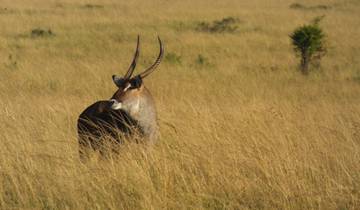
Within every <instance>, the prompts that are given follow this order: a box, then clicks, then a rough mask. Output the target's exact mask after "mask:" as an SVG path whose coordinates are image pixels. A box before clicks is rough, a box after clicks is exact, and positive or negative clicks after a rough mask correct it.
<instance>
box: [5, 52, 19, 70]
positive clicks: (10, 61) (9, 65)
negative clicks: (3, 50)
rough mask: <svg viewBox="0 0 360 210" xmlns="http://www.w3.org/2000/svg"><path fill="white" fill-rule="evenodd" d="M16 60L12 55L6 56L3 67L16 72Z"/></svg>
mask: <svg viewBox="0 0 360 210" xmlns="http://www.w3.org/2000/svg"><path fill="white" fill-rule="evenodd" d="M17 64H18V63H17V59H16V57H15V56H13V55H12V54H10V55H9V56H8V62H6V63H5V67H6V68H8V69H10V70H16V69H17V68H18V65H17Z"/></svg>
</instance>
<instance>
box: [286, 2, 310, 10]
mask: <svg viewBox="0 0 360 210" xmlns="http://www.w3.org/2000/svg"><path fill="white" fill-rule="evenodd" d="M290 8H291V9H306V7H305V6H304V5H302V4H299V3H293V4H291V5H290Z"/></svg>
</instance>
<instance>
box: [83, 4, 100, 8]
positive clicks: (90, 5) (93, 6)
mask: <svg viewBox="0 0 360 210" xmlns="http://www.w3.org/2000/svg"><path fill="white" fill-rule="evenodd" d="M83 8H85V9H102V8H104V6H103V5H100V4H85V5H84V6H83Z"/></svg>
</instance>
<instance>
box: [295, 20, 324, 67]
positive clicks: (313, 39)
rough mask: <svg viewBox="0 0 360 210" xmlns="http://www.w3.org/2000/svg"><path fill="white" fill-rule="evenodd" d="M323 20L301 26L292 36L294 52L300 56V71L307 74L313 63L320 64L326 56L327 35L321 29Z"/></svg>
mask: <svg viewBox="0 0 360 210" xmlns="http://www.w3.org/2000/svg"><path fill="white" fill-rule="evenodd" d="M321 19H322V18H316V19H314V20H313V21H312V23H311V24H309V25H304V26H301V27H299V28H297V29H295V31H294V32H293V33H292V34H291V35H290V38H291V40H292V44H293V46H294V50H295V52H296V53H298V55H300V58H301V62H300V69H301V71H302V73H304V74H307V73H308V71H309V65H310V64H311V63H316V61H317V64H318V65H319V64H320V59H321V57H322V56H323V55H324V54H325V52H326V49H325V46H324V42H325V41H324V39H325V34H324V32H323V31H322V29H321V28H320V27H319V24H318V23H319V22H320V20H321Z"/></svg>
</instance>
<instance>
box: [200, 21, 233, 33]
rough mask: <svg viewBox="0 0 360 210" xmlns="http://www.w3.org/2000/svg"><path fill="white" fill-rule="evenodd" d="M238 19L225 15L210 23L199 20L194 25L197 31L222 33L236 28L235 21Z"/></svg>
mask: <svg viewBox="0 0 360 210" xmlns="http://www.w3.org/2000/svg"><path fill="white" fill-rule="evenodd" d="M238 22H239V20H238V19H237V18H234V17H226V18H223V19H221V20H215V21H213V22H211V23H209V22H200V23H198V24H197V26H196V30H197V31H202V32H209V33H224V32H230V33H231V32H235V31H236V30H237V29H238V26H237V23H238Z"/></svg>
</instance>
